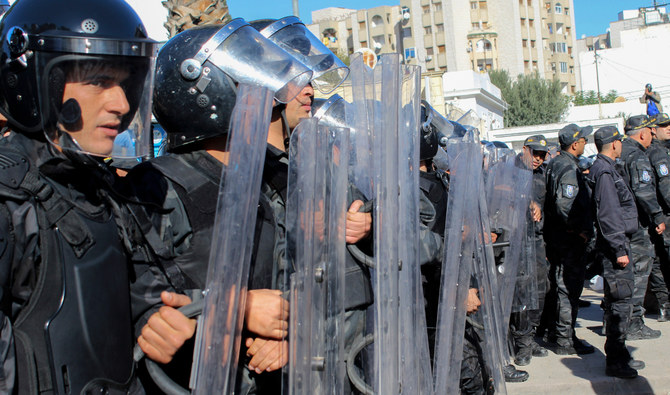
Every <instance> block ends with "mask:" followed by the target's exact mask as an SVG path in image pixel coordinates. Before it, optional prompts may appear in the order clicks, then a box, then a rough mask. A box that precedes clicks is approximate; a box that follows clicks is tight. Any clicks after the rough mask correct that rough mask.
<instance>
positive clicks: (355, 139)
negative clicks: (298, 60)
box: [349, 54, 375, 199]
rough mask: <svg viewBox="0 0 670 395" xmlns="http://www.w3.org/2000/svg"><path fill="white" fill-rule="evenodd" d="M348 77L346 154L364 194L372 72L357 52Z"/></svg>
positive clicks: (368, 182) (368, 190)
mask: <svg viewBox="0 0 670 395" xmlns="http://www.w3.org/2000/svg"><path fill="white" fill-rule="evenodd" d="M349 70H350V72H349V79H350V80H351V90H352V97H353V101H352V103H353V105H352V110H353V111H352V114H351V122H352V123H353V128H352V129H353V131H352V134H351V136H350V143H351V147H352V150H351V152H350V158H349V173H350V175H349V179H350V182H351V183H353V184H354V185H355V186H356V188H358V189H359V190H360V191H361V192H362V193H363V195H365V197H366V198H368V199H371V198H372V196H373V192H372V173H371V169H372V128H373V126H374V124H373V120H374V114H373V111H374V101H375V92H374V83H373V78H374V73H373V71H372V69H371V68H369V67H368V66H367V65H366V64H365V63H364V62H363V56H362V55H361V54H353V55H352V56H351V64H350V66H349Z"/></svg>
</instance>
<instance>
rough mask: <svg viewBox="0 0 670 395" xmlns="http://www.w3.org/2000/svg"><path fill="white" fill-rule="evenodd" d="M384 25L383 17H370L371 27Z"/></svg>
mask: <svg viewBox="0 0 670 395" xmlns="http://www.w3.org/2000/svg"><path fill="white" fill-rule="evenodd" d="M378 26H384V18H382V17H381V16H379V15H375V16H373V17H372V27H378Z"/></svg>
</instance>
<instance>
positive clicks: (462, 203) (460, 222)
mask: <svg viewBox="0 0 670 395" xmlns="http://www.w3.org/2000/svg"><path fill="white" fill-rule="evenodd" d="M447 154H448V155H449V168H450V171H451V176H450V185H449V197H448V202H447V218H446V222H445V231H444V256H443V258H442V280H441V285H440V300H439V310H438V317H437V334H436V342H435V363H434V365H433V386H434V391H435V393H436V394H455V393H458V391H459V382H460V374H461V361H462V359H463V337H464V333H465V318H466V306H465V303H466V298H467V294H468V289H469V288H470V284H471V274H472V267H473V259H474V252H475V251H474V249H475V236H476V234H477V233H478V232H477V231H476V229H477V224H476V215H475V213H476V212H477V198H476V197H477V195H476V193H477V188H476V187H477V185H478V184H477V183H476V182H473V180H477V179H478V177H479V175H480V174H481V151H480V148H479V142H478V141H475V139H474V138H473V136H472V135H467V134H466V136H464V137H457V136H452V137H451V138H450V139H449V141H448V143H447Z"/></svg>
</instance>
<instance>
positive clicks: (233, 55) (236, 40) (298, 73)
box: [181, 18, 312, 103]
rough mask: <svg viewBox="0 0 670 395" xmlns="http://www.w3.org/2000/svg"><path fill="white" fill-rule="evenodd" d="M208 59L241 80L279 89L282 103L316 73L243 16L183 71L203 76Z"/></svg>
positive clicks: (207, 44)
mask: <svg viewBox="0 0 670 395" xmlns="http://www.w3.org/2000/svg"><path fill="white" fill-rule="evenodd" d="M205 61H209V63H211V64H212V65H214V66H216V67H217V68H219V69H221V70H222V71H223V72H224V73H226V74H228V75H229V76H230V77H231V78H232V79H233V80H235V81H236V82H237V83H245V84H253V85H259V86H263V87H266V88H268V89H270V90H271V91H273V92H275V99H277V100H278V101H280V102H282V103H288V102H289V101H291V100H292V99H293V98H294V97H296V96H297V95H298V93H300V91H301V90H302V88H304V87H305V86H306V85H307V84H308V83H309V80H310V79H311V77H312V71H311V70H310V69H309V68H308V67H307V66H306V65H304V64H303V63H301V61H299V60H296V59H295V58H294V57H292V56H290V55H289V54H287V53H286V52H285V51H284V50H282V49H281V48H279V47H278V46H277V45H275V44H274V43H272V42H271V41H270V40H268V39H266V38H265V37H263V36H262V35H261V34H260V33H259V32H258V31H256V30H255V29H254V28H252V27H251V26H249V24H248V23H246V22H245V21H244V20H242V19H239V18H238V19H235V20H233V21H231V22H230V23H228V24H227V25H225V26H224V27H222V28H221V29H220V30H219V31H218V32H217V33H216V34H214V35H213V36H212V38H210V39H209V41H207V42H206V43H205V44H204V45H203V46H202V48H201V49H200V51H199V52H198V53H197V54H196V56H195V57H194V58H193V59H187V60H186V61H184V62H183V63H182V66H181V67H182V75H184V77H186V78H188V77H187V75H188V73H193V75H194V77H193V78H194V79H195V78H200V77H201V71H200V69H199V67H202V65H203V63H205ZM202 71H203V72H204V68H203V69H202Z"/></svg>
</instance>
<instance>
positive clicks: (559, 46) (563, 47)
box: [556, 43, 567, 53]
mask: <svg viewBox="0 0 670 395" xmlns="http://www.w3.org/2000/svg"><path fill="white" fill-rule="evenodd" d="M556 52H559V53H566V52H567V45H566V44H565V43H556Z"/></svg>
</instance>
